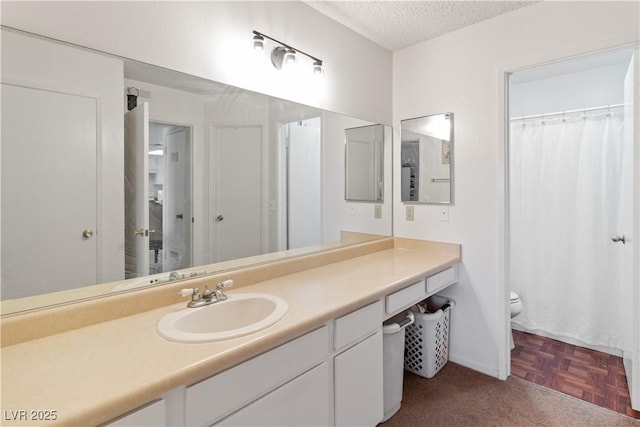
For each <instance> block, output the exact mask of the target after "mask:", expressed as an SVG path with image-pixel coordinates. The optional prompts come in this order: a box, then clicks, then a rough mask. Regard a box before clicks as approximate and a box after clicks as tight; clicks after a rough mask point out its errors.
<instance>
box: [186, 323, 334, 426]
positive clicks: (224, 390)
mask: <svg viewBox="0 0 640 427" xmlns="http://www.w3.org/2000/svg"><path fill="white" fill-rule="evenodd" d="M328 354H329V331H328V328H327V327H326V326H323V327H322V328H320V329H316V330H315V331H313V332H309V333H308V334H306V335H303V336H302V337H300V338H297V339H295V340H293V341H291V342H289V343H286V344H283V345H281V346H280V347H276V348H275V349H273V350H271V351H269V352H267V353H264V354H262V355H260V356H257V357H255V358H253V359H251V360H248V361H246V362H244V363H241V364H240V365H238V366H236V367H234V368H231V369H229V370H227V371H224V372H222V373H220V374H218V375H215V376H213V377H211V378H208V379H206V380H204V381H201V382H199V383H197V384H194V385H192V386H190V387H188V388H187V396H186V414H187V425H204V424H210V423H211V422H212V421H215V420H216V419H219V418H220V417H221V416H224V415H227V414H229V413H230V412H231V411H234V410H236V409H238V408H240V407H241V406H242V405H245V404H247V403H248V402H250V401H251V400H253V399H255V398H256V397H259V396H262V395H264V394H265V393H267V392H269V391H271V390H273V389H274V388H275V387H277V386H279V385H281V384H282V383H284V382H285V381H288V380H289V379H291V378H293V377H295V376H296V375H300V374H301V373H302V372H304V371H305V370H307V369H309V368H311V367H312V366H313V365H315V364H316V363H318V362H319V361H321V360H322V359H324V358H325V357H326V356H327V355H328Z"/></svg>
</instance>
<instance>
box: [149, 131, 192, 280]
mask: <svg viewBox="0 0 640 427" xmlns="http://www.w3.org/2000/svg"><path fill="white" fill-rule="evenodd" d="M191 152H192V150H191V127H189V126H182V125H174V124H168V123H161V122H150V123H149V251H150V253H149V274H156V273H163V272H168V271H174V270H179V269H183V268H187V267H191V259H192V244H191V242H192V235H191V234H192V216H193V215H192V203H191V198H192V197H191V194H192V191H191V165H192V159H191Z"/></svg>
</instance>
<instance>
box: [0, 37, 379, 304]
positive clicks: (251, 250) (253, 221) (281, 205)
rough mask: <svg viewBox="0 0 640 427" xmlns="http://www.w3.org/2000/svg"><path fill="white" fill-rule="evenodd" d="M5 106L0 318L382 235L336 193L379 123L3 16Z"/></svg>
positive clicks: (366, 214)
mask: <svg viewBox="0 0 640 427" xmlns="http://www.w3.org/2000/svg"><path fill="white" fill-rule="evenodd" d="M1 114H2V116H1V120H2V159H1V161H2V163H1V174H2V176H1V183H2V189H1V191H2V192H1V197H2V205H1V206H2V215H1V216H2V226H1V227H2V228H1V229H0V230H1V235H0V238H1V244H2V251H1V256H2V267H1V274H2V279H1V291H2V292H1V295H2V314H3V316H6V315H12V314H15V313H19V312H24V311H27V310H33V309H38V308H43V307H48V306H51V305H55V304H62V303H68V302H70V301H78V300H84V299H88V298H96V297H104V296H108V295H111V294H113V293H114V292H123V291H130V290H134V289H138V288H140V287H147V286H158V285H162V284H164V283H168V282H170V281H174V280H180V279H185V278H190V277H194V276H199V275H204V274H211V273H215V272H220V271H226V270H231V269H234V268H239V267H243V266H247V265H255V264H257V263H263V262H268V261H270V260H273V259H282V258H285V257H291V256H298V255H300V254H307V253H310V252H314V251H319V250H325V249H327V248H333V247H336V246H340V245H348V244H353V243H354V242H358V241H362V240H363V239H370V238H377V237H379V236H389V235H392V221H391V215H390V212H391V207H390V200H391V198H387V199H388V200H389V201H388V202H387V203H389V206H387V205H386V204H385V205H384V208H385V209H384V212H385V215H384V216H383V217H382V218H375V220H374V213H373V210H371V212H369V211H366V212H365V211H362V215H361V212H359V211H358V212H355V213H356V215H353V212H354V211H353V210H349V209H350V208H349V207H348V205H347V202H346V201H345V200H344V188H345V176H344V175H343V174H342V173H341V172H342V170H343V168H342V167H341V166H342V165H344V162H345V158H344V156H345V150H344V135H345V129H351V128H359V127H364V126H371V125H375V123H371V122H367V121H365V120H360V119H356V118H352V117H347V116H344V115H341V114H336V113H333V112H330V111H324V110H319V109H317V108H313V107H309V106H306V105H302V104H297V103H293V102H289V101H285V100H282V99H278V98H274V97H271V96H267V95H263V94H259V93H254V92H249V91H246V90H242V89H239V88H237V87H231V86H228V85H223V84H220V83H217V82H214V81H210V80H206V79H202V78H197V77H195V76H191V75H186V74H182V73H179V72H175V71H172V70H167V69H163V68H159V67H155V66H150V65H148V64H144V63H141V62H137V61H135V60H132V59H127V58H121V57H115V56H112V55H107V54H104V53H101V52H96V51H93V50H91V49H87V48H82V47H79V46H73V45H69V44H66V43H64V42H60V41H53V40H50V39H47V38H44V37H41V36H37V35H33V34H27V33H24V32H21V31H17V30H14V29H10V28H6V27H3V28H2V112H1ZM380 127H383V128H384V129H385V133H386V134H390V133H391V132H390V129H389V128H388V127H387V126H380ZM390 145H391V144H387V145H386V146H385V148H384V150H383V156H384V159H378V160H379V161H380V162H381V163H380V164H379V166H380V167H381V168H382V170H379V171H378V173H380V174H381V175H382V177H384V182H385V183H388V184H385V185H387V191H390V181H391V179H390V176H391V159H390V157H391V156H390ZM378 155H380V153H378ZM338 170H339V171H340V173H336V171H338ZM382 177H380V179H382ZM380 203H382V202H380ZM348 210H349V213H347V212H348ZM376 236H377V237H376Z"/></svg>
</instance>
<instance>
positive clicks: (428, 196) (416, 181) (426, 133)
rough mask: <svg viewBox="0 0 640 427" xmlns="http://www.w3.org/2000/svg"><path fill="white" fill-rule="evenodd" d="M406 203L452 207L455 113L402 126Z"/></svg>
mask: <svg viewBox="0 0 640 427" xmlns="http://www.w3.org/2000/svg"><path fill="white" fill-rule="evenodd" d="M400 139H401V146H400V147H401V148H400V161H401V171H402V172H401V197H402V201H403V202H410V203H424V204H451V203H453V113H443V114H435V115H431V116H424V117H417V118H414V119H407V120H402V121H401V122H400Z"/></svg>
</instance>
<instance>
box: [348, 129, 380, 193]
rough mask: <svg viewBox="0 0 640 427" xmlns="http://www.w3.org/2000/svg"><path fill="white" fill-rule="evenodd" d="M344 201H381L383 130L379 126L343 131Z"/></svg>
mask: <svg viewBox="0 0 640 427" xmlns="http://www.w3.org/2000/svg"><path fill="white" fill-rule="evenodd" d="M344 133H345V199H346V200H351V201H362V202H381V201H383V200H384V194H383V192H384V181H383V171H384V128H383V126H382V125H380V124H377V125H370V126H360V127H356V128H351V129H345V131H344Z"/></svg>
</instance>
